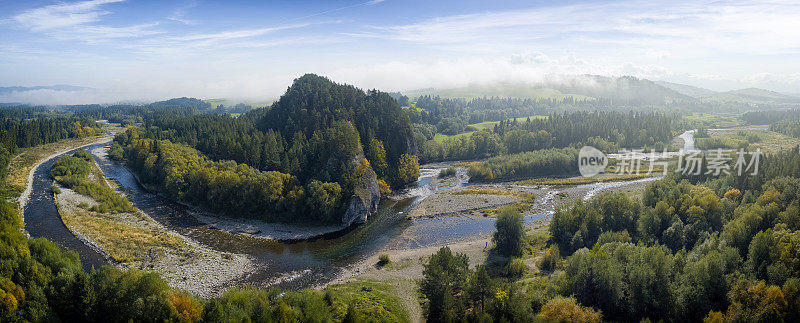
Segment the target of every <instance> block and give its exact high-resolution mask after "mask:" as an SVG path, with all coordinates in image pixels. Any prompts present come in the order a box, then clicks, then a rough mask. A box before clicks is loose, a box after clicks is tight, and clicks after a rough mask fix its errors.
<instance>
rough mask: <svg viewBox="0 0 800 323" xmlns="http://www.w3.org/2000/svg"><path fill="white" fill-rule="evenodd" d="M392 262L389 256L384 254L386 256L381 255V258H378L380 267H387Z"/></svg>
mask: <svg viewBox="0 0 800 323" xmlns="http://www.w3.org/2000/svg"><path fill="white" fill-rule="evenodd" d="M390 262H391V260H389V255H387V254H385V253H384V254H381V255H380V256H378V265H379V266H386V265H388V264H389V263H390Z"/></svg>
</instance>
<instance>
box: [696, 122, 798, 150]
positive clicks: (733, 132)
mask: <svg viewBox="0 0 800 323" xmlns="http://www.w3.org/2000/svg"><path fill="white" fill-rule="evenodd" d="M708 134H709V136H710V137H711V138H727V139H728V140H744V141H748V142H749V144H750V145H749V146H748V149H756V148H759V149H761V151H762V152H764V153H769V152H776V151H780V150H783V149H791V148H793V147H795V146H797V145H798V144H800V139H798V138H792V137H790V136H787V135H784V134H781V133H778V132H774V131H769V130H766V129H764V130H753V129H750V128H730V129H713V130H709V131H708ZM754 139H755V142H753V140H754ZM698 148H699V147H698Z"/></svg>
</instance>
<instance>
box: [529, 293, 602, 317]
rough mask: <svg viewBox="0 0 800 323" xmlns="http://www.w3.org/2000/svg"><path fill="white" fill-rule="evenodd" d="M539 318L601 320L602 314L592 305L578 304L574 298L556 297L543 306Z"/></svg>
mask: <svg viewBox="0 0 800 323" xmlns="http://www.w3.org/2000/svg"><path fill="white" fill-rule="evenodd" d="M538 318H539V319H541V320H542V321H544V322H600V321H602V315H601V314H600V312H598V311H595V310H594V309H592V308H591V307H584V306H581V305H580V304H578V302H577V301H575V299H574V298H572V297H569V298H566V297H556V298H553V299H551V300H549V301H547V303H545V304H544V306H542V310H541V311H540V312H539V315H538Z"/></svg>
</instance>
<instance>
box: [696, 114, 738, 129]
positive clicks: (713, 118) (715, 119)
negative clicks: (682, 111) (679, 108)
mask: <svg viewBox="0 0 800 323" xmlns="http://www.w3.org/2000/svg"><path fill="white" fill-rule="evenodd" d="M683 119H684V120H685V121H687V122H689V124H691V125H692V126H693V127H695V128H697V127H706V128H731V127H738V126H743V125H744V121H742V119H739V115H738V114H733V113H700V112H695V113H692V114H691V115H687V116H684V117H683Z"/></svg>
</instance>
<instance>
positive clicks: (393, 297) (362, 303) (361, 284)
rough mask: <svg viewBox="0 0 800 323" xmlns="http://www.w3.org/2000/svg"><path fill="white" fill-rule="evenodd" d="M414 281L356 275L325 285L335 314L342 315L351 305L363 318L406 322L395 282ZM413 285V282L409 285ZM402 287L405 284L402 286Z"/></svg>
mask: <svg viewBox="0 0 800 323" xmlns="http://www.w3.org/2000/svg"><path fill="white" fill-rule="evenodd" d="M403 283H405V285H414V284H413V282H401V281H399V280H393V281H378V280H371V279H359V280H355V281H352V282H349V283H346V284H337V285H331V286H328V287H327V288H325V293H326V298H330V299H332V301H333V304H334V306H335V307H336V314H337V316H338V317H340V318H344V316H345V314H346V313H347V308H348V306H354V307H355V308H357V309H359V310H361V311H362V313H364V314H365V316H366V317H362V318H361V319H362V320H365V321H370V322H408V321H409V314H408V311H407V310H406V305H405V304H403V299H401V298H400V297H399V296H398V295H399V294H400V292H401V291H400V290H399V289H400V288H402V287H405V286H398V284H403ZM412 287H413V286H412ZM403 289H405V288H403Z"/></svg>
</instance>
